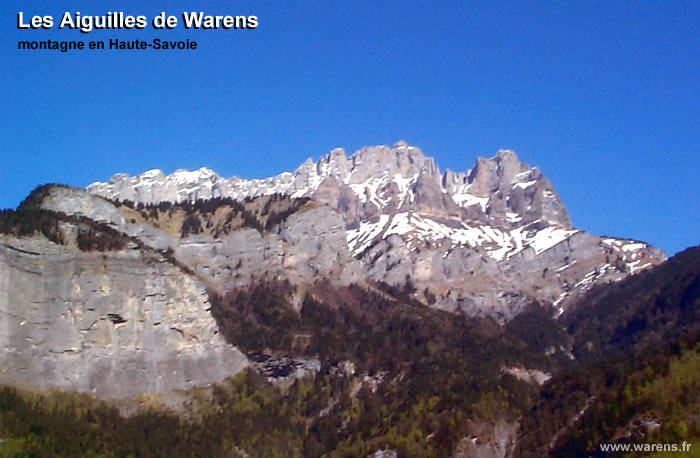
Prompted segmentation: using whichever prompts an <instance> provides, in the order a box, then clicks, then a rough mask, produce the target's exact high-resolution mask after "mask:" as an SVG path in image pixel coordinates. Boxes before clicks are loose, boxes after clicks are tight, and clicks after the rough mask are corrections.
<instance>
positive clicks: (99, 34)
mask: <svg viewBox="0 0 700 458" xmlns="http://www.w3.org/2000/svg"><path fill="white" fill-rule="evenodd" d="M192 10H194V11H199V10H201V11H204V12H205V13H208V14H231V15H239V14H247V15H256V16H258V18H259V23H260V25H259V27H258V28H257V29H255V30H248V31H241V30H218V31H212V30H199V31H194V30H190V31H188V30H186V29H185V28H184V26H183V25H182V24H181V21H180V25H179V26H178V27H177V28H176V29H175V30H171V31H154V30H153V29H152V28H151V27H150V19H151V18H152V17H153V16H155V15H156V14H158V13H160V12H161V11H165V12H166V13H168V14H172V15H176V16H179V15H180V14H181V13H182V12H183V11H192ZM19 11H22V12H24V14H25V16H33V15H42V16H44V15H51V16H54V20H55V22H56V24H54V27H53V28H52V29H51V30H17V28H16V22H17V13H18V12H19ZM65 11H70V12H76V11H80V13H82V14H84V15H87V14H89V15H104V14H106V13H107V12H110V11H123V12H124V13H125V14H132V15H135V16H136V15H145V16H147V17H148V18H149V26H148V27H147V28H146V29H144V30H140V31H139V30H130V31H113V30H96V31H93V32H91V33H89V34H82V33H80V32H79V31H77V30H58V29H57V26H58V21H59V20H60V17H61V16H62V14H63V13H64V12H65ZM0 19H1V20H2V35H1V36H2V46H1V47H0V83H1V86H2V98H1V99H0V108H1V109H2V110H1V113H2V114H1V117H2V118H1V119H0V126H1V127H0V151H1V152H0V154H1V155H2V161H1V165H0V208H2V207H15V206H16V205H17V204H18V203H19V201H20V200H21V199H22V198H23V197H25V196H26V194H27V193H28V192H29V191H30V190H31V189H32V188H33V187H35V186H36V185H37V184H40V183H44V182H60V183H66V184H70V185H73V186H85V185H87V184H89V183H91V182H93V181H97V180H100V181H103V180H107V179H108V178H109V177H110V176H111V175H112V174H114V173H116V172H126V173H129V174H132V175H133V174H137V173H140V172H143V171H145V170H147V169H151V168H160V169H162V170H164V171H165V172H172V171H174V170H175V169H178V168H188V169H193V168H198V167H201V166H207V167H210V168H212V169H214V170H216V171H217V172H218V173H219V174H221V175H223V176H227V177H228V176H232V175H238V176H243V177H247V178H254V177H265V176H269V175H273V174H277V173H280V172H282V171H285V170H292V169H294V168H296V167H297V166H298V165H299V164H300V163H301V162H302V161H303V160H304V159H306V158H307V157H310V156H311V157H313V158H314V159H317V158H318V157H319V156H320V155H322V154H325V153H326V152H328V151H329V150H331V149H332V148H334V147H338V146H340V147H344V148H345V149H346V150H347V151H348V153H351V152H353V151H355V150H356V149H357V148H359V147H361V146H363V145H372V144H392V143H394V142H395V141H396V140H399V139H405V140H406V141H408V142H409V143H411V144H414V145H417V146H420V147H421V148H422V149H423V151H424V152H425V153H426V154H428V155H431V156H434V157H435V158H436V159H437V162H438V163H439V164H440V166H441V169H442V170H444V169H445V168H450V169H453V170H466V169H468V168H470V167H471V166H472V165H473V163H474V160H475V158H476V156H489V155H491V154H493V153H494V152H495V151H496V150H498V149H499V148H511V149H514V150H515V151H516V152H517V153H518V155H519V156H520V158H521V159H522V160H525V161H527V162H528V163H530V164H531V165H537V166H539V167H540V169H541V170H542V171H543V172H544V173H545V174H546V175H547V176H548V177H549V178H550V179H551V180H552V182H553V183H554V186H555V189H556V190H557V192H558V193H559V194H560V196H561V197H562V199H563V201H564V204H565V205H566V206H567V208H568V209H569V212H570V213H571V216H572V219H573V222H574V224H575V225H576V226H577V227H579V228H581V229H584V230H588V231H590V232H593V233H595V234H607V235H614V236H622V237H631V238H636V239H640V240H644V241H648V242H650V243H652V244H654V245H656V246H659V247H660V248H662V249H664V250H665V251H667V252H668V253H669V254H673V253H675V252H676V251H678V250H681V249H683V248H685V247H687V246H690V245H696V244H698V243H700V218H699V215H700V205H699V197H698V196H699V195H700V185H699V184H698V183H700V106H699V105H700V2H697V1H695V2H682V1H658V2H654V1H638V2H624V1H615V2H605V1H598V2H591V1H575V2H534V1H530V2H481V1H479V2H477V1H465V0H462V1H444V2H428V1H420V2H419V1H401V2H399V1H381V2H378V1H365V0H354V1H345V0H344V1H330V0H328V1H320V0H299V1H283V0H281V1H259V2H253V1H244V0H241V1H235V2H234V1H221V2H206V1H196V2H195V1H190V2H180V1H165V0H163V1H160V2H159V1H153V2H143V1H139V2H135V1H134V2H120V1H111V2H107V1H84V2H76V1H63V2H57V1H43V2H41V1H34V2H27V1H21V2H20V1H14V0H10V1H8V0H5V1H3V2H2V5H1V6H0ZM153 37H159V38H162V39H169V40H175V39H178V40H179V39H186V38H189V39H190V40H196V41H197V42H198V45H199V47H198V49H197V50H196V51H178V52H162V51H160V52H159V51H152V50H151V51H139V52H136V51H121V52H120V51H88V50H85V51H72V52H71V51H69V52H68V53H65V54H63V53H60V52H57V51H18V50H17V49H16V47H17V41H18V40H46V39H58V40H83V41H88V40H109V39H110V38H121V39H125V40H135V39H142V40H143V39H146V40H149V39H151V38H153Z"/></svg>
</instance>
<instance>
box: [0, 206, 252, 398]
mask: <svg viewBox="0 0 700 458" xmlns="http://www.w3.org/2000/svg"><path fill="white" fill-rule="evenodd" d="M95 208H97V207H95ZM68 229H69V228H68ZM0 349H1V350H2V351H0V383H10V384H18V385H22V386H26V387H32V388H36V389H40V390H44V389H46V388H48V387H50V386H56V387H59V388H62V389H67V390H76V391H84V392H91V393H95V394H96V395H97V396H99V397H102V398H126V397H129V396H133V395H135V394H138V393H142V392H161V391H169V390H175V389H186V388H191V387H194V386H201V385H208V384H211V383H214V382H219V381H221V380H223V379H224V378H226V377H229V376H232V375H234V374H236V373H238V372H240V371H241V370H243V369H244V368H245V367H246V366H247V364H248V362H247V359H246V357H245V356H244V355H243V354H242V353H241V352H240V351H238V350H237V349H236V348H235V347H233V346H231V345H229V344H227V343H226V342H225V341H224V340H223V338H222V336H221V335H220V334H219V333H218V328H217V325H216V322H215V321H214V318H213V317H212V316H211V314H210V313H209V303H208V297H207V294H206V291H205V289H204V287H203V285H202V284H201V282H200V281H199V280H198V279H197V278H196V277H194V276H192V275H188V274H186V273H184V272H183V271H182V270H180V269H179V268H177V267H175V266H173V265H171V264H169V263H167V262H165V260H163V259H162V258H160V257H159V256H158V255H156V254H154V253H149V252H142V251H139V250H124V251H119V252H105V253H83V252H79V251H78V250H77V249H75V248H71V247H65V246H57V245H54V244H53V243H51V242H49V241H47V240H45V239H43V238H40V237H35V238H30V239H17V238H14V237H8V236H2V239H1V240H0Z"/></svg>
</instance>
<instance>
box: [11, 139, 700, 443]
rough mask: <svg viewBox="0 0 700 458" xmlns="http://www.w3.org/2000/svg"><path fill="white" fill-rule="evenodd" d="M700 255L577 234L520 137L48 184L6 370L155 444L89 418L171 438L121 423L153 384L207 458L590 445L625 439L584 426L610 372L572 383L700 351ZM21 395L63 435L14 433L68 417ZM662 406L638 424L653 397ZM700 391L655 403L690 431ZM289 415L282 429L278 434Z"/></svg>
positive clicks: (31, 206)
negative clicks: (461, 146) (524, 154)
mask: <svg viewBox="0 0 700 458" xmlns="http://www.w3.org/2000/svg"><path fill="white" fill-rule="evenodd" d="M695 253H696V252H695V251H693V252H688V253H685V254H682V255H679V256H678V257H675V258H672V259H671V260H669V261H667V260H666V255H665V254H664V253H663V252H662V251H661V250H659V249H657V248H655V247H652V246H650V245H648V244H646V243H644V242H640V241H635V240H629V239H622V238H613V237H604V236H603V237H601V236H596V235H593V234H590V233H587V232H585V231H582V230H579V229H576V228H575V227H573V225H572V224H571V220H570V217H569V215H568V213H567V211H566V209H565V207H564V205H563V203H562V202H561V200H560V199H559V197H558V196H557V194H556V192H555V191H554V188H553V186H552V183H551V182H550V181H549V180H548V179H547V178H546V177H545V176H544V175H543V174H542V173H541V172H540V171H539V169H537V168H536V167H530V166H529V165H528V164H526V163H524V162H521V161H520V160H519V159H518V158H517V156H516V154H515V153H514V152H513V151H510V150H500V151H498V152H497V153H496V154H495V155H494V156H493V157H491V158H477V159H476V162H475V164H474V166H473V167H472V168H471V169H469V170H466V171H465V172H452V171H449V170H447V171H445V172H444V173H442V172H440V169H439V167H438V166H437V164H436V163H435V161H434V160H433V159H432V158H430V157H427V156H425V155H424V154H423V153H422V151H421V150H420V149H419V148H417V147H414V146H409V145H407V144H406V143H404V142H398V143H396V144H394V145H393V146H373V147H366V148H362V149H360V150H359V151H357V152H355V153H354V154H352V155H350V156H347V155H346V154H345V152H344V151H343V150H342V149H335V150H333V151H331V152H330V153H328V154H327V155H325V156H323V157H321V158H320V159H319V160H318V161H316V162H314V161H313V160H311V159H309V160H307V161H305V162H304V163H303V164H302V165H301V166H299V168H297V169H296V170H295V171H293V172H285V173H282V174H280V175H277V176H274V177H270V178H266V179H252V180H247V179H243V178H238V177H232V178H222V177H220V176H219V175H217V174H216V173H215V172H213V171H212V170H209V169H205V168H202V169H199V170H196V171H186V170H177V171H175V172H174V173H172V174H170V175H166V174H164V173H163V172H161V171H159V170H150V171H147V172H144V173H142V174H140V175H136V176H133V177H130V176H128V175H126V174H117V175H114V176H113V177H112V178H111V179H110V180H109V181H107V182H95V183H93V184H91V185H90V186H88V187H87V189H76V188H72V187H68V186H63V185H55V184H48V185H43V186H39V187H38V188H37V189H35V190H34V191H33V192H32V193H31V194H30V195H29V196H28V197H27V198H26V199H25V201H23V202H22V203H21V204H20V206H19V207H18V208H17V209H16V210H4V211H2V212H0V347H1V348H2V349H3V352H2V353H0V383H2V384H5V385H11V386H14V387H20V388H21V389H35V390H40V391H42V392H46V390H48V389H49V388H51V387H58V388H59V389H61V390H65V391H66V392H80V393H88V394H90V395H91V396H95V397H96V398H97V399H99V400H101V401H100V402H108V403H116V404H110V405H116V406H118V409H119V412H122V414H119V413H116V414H115V413H113V412H112V411H109V412H107V411H99V412H102V413H101V414H97V413H94V414H93V417H91V418H93V420H91V421H93V423H94V422H96V423H98V424H110V425H115V424H119V425H122V423H123V422H126V423H123V428H125V429H124V431H127V430H128V431H130V432H129V434H128V435H127V436H129V435H131V436H132V437H133V438H134V439H133V440H132V439H128V440H125V439H122V440H121V442H114V441H113V439H114V437H117V436H116V435H115V436H114V437H112V438H109V437H107V436H104V435H102V434H101V433H96V432H95V431H94V428H92V427H90V426H89V425H88V426H85V428H87V429H85V430H84V431H83V432H82V433H80V434H86V435H91V436H90V437H94V439H91V440H94V441H95V442H94V443H95V444H101V445H99V446H100V447H102V446H109V447H115V449H117V448H119V447H122V446H123V447H126V448H123V449H119V450H121V452H119V453H126V454H129V453H132V454H133V453H137V454H138V453H139V452H135V451H134V450H137V448H136V449H133V448H129V447H132V446H133V447H138V446H139V445H137V444H140V443H141V441H146V442H148V441H151V442H152V441H160V440H161V439H160V438H158V439H154V438H153V437H151V438H148V437H147V436H142V435H141V434H142V432H141V430H142V429H143V428H141V427H135V426H134V424H132V423H131V421H132V420H129V419H126V420H124V419H120V418H122V417H123V412H124V409H126V410H127V411H129V410H135V411H137V412H142V411H143V402H144V400H143V399H144V398H143V396H145V395H147V396H149V398H148V399H149V401H148V402H149V405H150V404H152V403H155V404H157V405H161V406H163V405H165V406H167V408H168V409H171V410H172V411H174V412H176V418H177V419H172V418H170V417H167V419H166V417H163V416H162V415H161V414H157V415H156V416H148V415H146V414H144V415H146V416H139V417H137V420H134V421H135V422H136V423H135V424H138V422H145V423H144V424H148V425H151V426H148V427H147V428H146V429H147V430H148V431H155V430H157V428H158V426H157V425H159V424H162V422H164V421H168V422H174V423H172V425H173V426H172V430H173V431H177V434H176V436H177V437H178V439H176V440H174V441H172V443H171V444H169V445H165V444H166V443H168V440H167V439H165V438H163V445H162V447H164V448H163V450H166V449H167V447H168V446H171V445H172V446H174V444H177V447H176V448H175V450H179V451H180V453H181V454H183V455H187V456H190V455H192V454H198V453H204V452H205V451H206V453H208V454H213V455H218V454H221V453H224V452H223V451H225V454H232V456H245V453H253V454H254V455H269V454H274V453H283V452H282V451H286V453H288V454H291V455H296V456H322V455H328V454H330V455H334V454H337V455H339V456H348V455H351V456H368V455H373V456H396V453H398V454H399V455H401V456H446V455H452V456H541V455H546V454H548V453H555V454H556V453H559V452H557V450H559V451H562V453H564V452H563V451H566V450H568V451H569V452H570V451H571V450H578V449H580V448H581V447H583V448H586V447H588V446H587V445H586V446H585V447H584V446H582V445H581V444H580V441H581V440H583V439H582V438H585V437H588V438H589V439H590V438H591V437H594V436H595V437H597V439H598V440H603V439H605V438H606V437H607V438H615V440H617V439H619V438H618V437H617V436H616V434H618V433H619V431H612V432H611V431H610V430H609V428H608V429H607V430H606V431H607V432H606V434H607V436H596V434H598V432H599V431H601V430H603V429H605V428H603V427H601V428H598V429H595V428H594V429H591V430H586V431H583V432H581V431H579V430H575V429H572V428H571V427H569V426H566V425H568V424H571V425H574V424H576V421H578V420H577V419H579V418H581V417H582V415H583V414H584V413H585V410H586V409H588V407H587V406H593V407H592V408H593V409H598V410H600V409H605V408H606V407H605V405H600V403H599V402H598V401H596V399H598V398H601V397H602V396H603V394H602V393H603V391H602V388H601V385H600V383H599V381H598V380H599V379H595V381H594V382H590V384H589V385H585V386H584V385H581V384H580V383H579V384H573V385H572V380H576V381H578V380H580V379H581V378H582V377H585V374H586V370H588V369H587V368H589V369H590V370H591V371H592V372H591V373H593V374H598V375H596V377H604V374H605V371H607V370H613V369H610V368H611V367H612V368H614V370H615V371H617V373H621V374H636V375H635V377H637V378H636V379H635V380H637V381H639V380H641V379H640V378H639V377H641V376H639V375H638V374H639V373H641V371H642V370H643V368H641V369H640V367H637V366H634V367H628V366H627V365H625V364H626V363H620V362H618V360H617V359H614V358H619V355H620V354H622V353H624V352H627V353H628V354H629V355H632V356H633V358H632V359H631V361H647V360H648V358H647V359H644V357H642V356H640V355H643V354H644V352H645V351H648V350H649V349H650V348H653V352H661V353H660V354H661V355H664V356H661V357H660V358H661V360H659V359H658V358H657V359H656V360H653V361H652V362H650V363H648V364H651V365H652V366H653V367H659V364H663V363H660V362H659V361H667V359H663V358H671V357H672V358H676V357H677V358H681V357H683V358H692V355H693V354H694V353H693V350H692V347H690V348H691V350H688V351H687V352H685V351H686V350H683V349H687V348H689V347H688V344H684V345H685V346H683V347H682V349H681V350H678V351H676V350H674V351H672V352H671V353H670V354H671V356H668V355H669V353H668V351H667V350H665V349H664V348H665V347H662V346H661V345H664V344H667V343H668V342H674V341H675V340H677V339H685V340H684V342H686V341H688V339H689V337H688V336H689V335H690V334H692V333H693V332H697V326H696V324H695V323H697V306H698V302H697V295H698V291H700V290H698V288H697V278H698V277H697V276H698V272H697V263H696V262H694V259H697V257H695ZM689 333H690V334H689ZM690 340H691V341H692V338H691V339H690ZM679 348H680V347H679ZM674 352H675V353H674ZM684 352H685V353H684ZM654 354H656V353H654ZM684 355H685V356H684ZM689 355H690V356H689ZM683 361H685V360H683ZM645 364H646V363H645ZM684 364H686V363H684ZM686 366H688V367H690V366H692V364H690V363H687V364H686ZM686 366H683V367H684V368H685V367H686ZM683 370H686V369H683ZM601 374H603V375H601ZM645 374H647V375H646V376H645V377H647V378H646V379H644V380H646V382H645V383H647V382H648V383H652V382H654V383H660V382H659V381H658V380H656V379H652V378H649V372H648V371H647V372H645ZM256 377H257V378H256ZM683 380H685V379H683ZM577 383H578V382H577ZM610 383H613V384H614V383H617V382H610ZM640 383H641V382H640ZM664 383H666V382H664ZM683 383H685V382H683ZM683 383H681V384H680V385H679V386H681V385H682V386H683V387H684V388H683V390H688V389H692V388H688V387H687V386H686V385H683ZM270 384H272V386H274V387H276V388H270ZM691 385H692V383H691ZM582 386H584V388H582ZM611 386H612V385H611ZM614 386H615V387H617V388H616V389H618V388H619V389H622V388H620V387H618V385H614ZM679 389H680V388H679ZM202 390H203V391H202ZM640 390H641V388H640ZM202 393H208V394H206V395H204V394H202ZM542 393H545V394H546V393H549V394H546V396H545V395H544V394H542ZM26 396H30V395H25V398H26ZM31 396H34V395H31ZM31 396H30V397H31ZM57 396H59V398H60V399H64V398H62V397H61V396H64V395H63V394H61V395H57ZM0 399H3V400H5V401H4V402H6V403H7V405H9V406H14V407H13V408H15V409H18V410H15V411H12V412H14V413H11V414H10V416H9V417H7V416H3V415H5V414H3V410H2V407H1V406H0V434H6V435H7V434H9V433H8V432H7V431H10V430H11V431H14V432H12V434H11V436H12V437H32V438H34V439H32V440H35V439H36V438H37V437H39V438H41V437H44V439H45V440H50V441H54V442H51V443H50V446H51V447H58V445H56V444H57V443H56V442H55V441H56V440H59V439H56V437H58V436H56V434H54V433H52V434H53V435H52V434H49V435H48V436H42V435H41V434H39V435H37V434H36V433H35V432H32V431H34V430H31V431H30V430H26V431H25V430H24V429H21V428H20V429H12V428H17V427H18V426H17V425H19V424H23V423H21V422H20V423H13V422H14V420H12V419H14V418H18V417H17V415H19V413H18V412H20V411H21V412H24V410H28V411H32V412H35V413H34V414H32V415H34V416H35V417H37V416H38V417H41V418H44V417H47V415H46V414H45V413H42V412H43V411H42V410H41V408H42V407H41V405H40V404H37V405H38V407H37V405H34V404H31V403H30V404H27V405H25V404H23V402H24V401H21V400H18V399H19V398H16V397H15V394H13V392H10V391H1V390H0ZM68 399H73V398H68ZM80 399H82V398H80ZM135 399H137V400H139V401H137V403H138V404H139V405H140V407H136V408H135V407H133V403H134V402H135V401H134V400H135ZM640 399H641V398H640ZM644 399H646V398H644ZM644 399H641V400H639V402H642V401H644ZM674 399H676V398H674ZM554 400H556V402H555V401H554ZM633 401H634V402H637V398H636V397H634V396H631V397H628V398H626V402H627V403H628V404H629V405H630V406H631V405H633V404H634V402H633ZM52 402H53V401H52ZM56 402H58V401H56ZM61 402H63V401H61ZM66 402H68V401H66ZM73 402H77V404H72V403H73ZM93 402H94V401H83V400H79V401H73V400H71V401H69V404H68V405H69V407H68V408H67V409H68V410H65V411H64V412H65V415H67V416H68V417H69V420H66V421H65V422H63V423H61V422H58V423H57V424H54V423H51V424H50V425H47V424H43V426H41V428H40V430H42V431H43V430H50V431H54V429H53V428H60V427H63V426H60V425H63V424H64V423H65V424H67V425H76V426H75V427H76V428H77V427H80V428H83V426H79V425H82V424H83V423H82V422H84V421H86V420H85V418H84V416H80V415H82V414H78V413H74V411H73V410H71V409H77V410H75V412H82V411H83V410H80V409H88V410H90V409H92V408H91V407H85V406H86V405H92V404H91V403H93ZM557 402H561V404H557ZM645 402H646V401H645ZM85 403H87V404H85ZM634 405H636V404H634ZM692 405H695V404H692ZM73 406H77V407H73ZM128 406H130V407H128ZM563 406H564V407H563ZM566 406H568V407H566ZM572 406H576V409H578V410H575V411H574V410H572V409H573V407H572ZM630 408H631V407H630ZM636 408H637V407H635V409H636ZM32 409H40V410H38V411H37V410H32ZM251 409H252V410H251ZM639 409H640V410H638V411H637V410H634V412H636V413H632V414H630V413H629V412H631V411H625V412H626V413H625V414H624V415H627V416H624V415H623V416H619V415H618V416H619V418H620V425H619V428H623V429H624V428H627V429H626V430H629V431H632V430H633V429H634V428H633V427H632V426H629V425H626V424H623V423H624V422H623V421H622V418H623V417H624V418H625V419H626V420H625V421H630V422H634V421H637V420H638V418H637V417H635V415H637V414H639V415H641V413H644V412H646V413H645V415H650V413H649V410H648V409H647V410H644V408H642V407H640V408H639ZM693 409H694V407H693V408H692V409H690V410H688V409H685V410H684V409H680V408H674V410H673V412H674V413H673V415H672V416H669V417H668V418H666V419H664V418H665V417H664V414H663V411H662V410H659V409H656V410H654V411H653V415H654V416H655V417H654V418H655V420H654V421H657V420H658V421H659V422H662V420H663V421H668V422H669V425H671V424H672V425H673V427H671V426H669V427H668V428H667V429H663V428H662V430H663V431H664V434H668V437H669V438H674V439H675V438H679V437H681V436H679V435H677V434H676V429H677V428H681V429H682V427H681V426H677V425H679V424H681V423H683V424H684V425H685V424H686V423H687V422H688V421H691V422H692V418H694V417H693V416H692V415H694V413H693V412H694V410H693ZM598 410H595V411H598ZM90 411H91V412H92V411H93V410H90ZM37 412H38V413H37ZM95 412H97V411H95ZM110 412H111V413H110ZM640 412H641V413H640ZM75 415H77V416H75ZM100 415H102V416H100ZM115 415H116V416H115ZM139 415H140V414H139ZM183 415H184V416H185V417H186V418H189V420H187V421H185V422H184V423H182V421H183V420H182V419H181V417H182V416H183ZM35 417H32V418H35ZM662 417H663V418H662ZM47 418H49V419H51V418H54V417H53V416H51V415H48V417H47ZM55 418H58V417H55ZM191 419H198V420H197V421H195V422H194V423H193V422H191V421H190V420H191ZM689 419H690V420H689ZM47 421H52V420H47ZM586 421H587V422H588V423H587V424H592V423H591V422H593V423H595V421H596V420H595V418H594V419H592V420H591V419H588V420H586ZM149 422H154V423H152V424H151V423H149ZM630 424H631V423H630ZM3 425H4V426H3ZM8 425H9V426H8ZM542 425H545V426H542ZM71 427H73V426H71ZM120 427H121V426H120ZM686 427H687V425H686ZM42 428H43V429H42ZM91 428H92V429H91ZM153 428H155V429H153ZM266 428H272V429H273V430H274V431H276V432H275V433H274V434H273V433H270V436H269V437H274V438H275V439H274V440H272V441H269V442H266V441H260V440H258V439H257V437H258V435H259V434H261V433H262V431H266ZM606 428H607V426H606ZM691 429H692V427H691ZM27 431H28V432H27ZM88 431H91V432H88ZM214 431H215V432H216V434H215V435H214V436H215V437H214V436H212V434H214V433H213V432H214ZM635 431H637V430H636V429H635ZM71 434H73V433H71ZM115 434H116V433H115ZM120 434H121V433H120ZM179 434H182V437H181V436H180V435H179ZM231 434H233V436H231ZM266 434H267V433H266ZM630 434H632V433H630ZM634 434H636V436H635V437H637V438H639V435H638V432H635V433H634ZM199 435H202V436H201V437H200V436H199ZM285 435H286V436H285ZM59 436H60V434H59ZM119 437H122V436H119ZM193 437H199V439H197V440H196V441H195V442H196V444H198V445H197V446H196V447H194V448H193V449H192V451H191V452H189V451H187V452H186V451H185V450H190V448H189V447H190V446H193V444H194V443H193V442H190V439H191V438H193ZM282 437H287V439H284V440H283V439H282ZM643 437H647V436H643ZM184 438H189V439H184ZM23 440H24V439H23ZM27 440H29V439H27ZM36 440H39V439H36ZM42 440H43V439H42ZM611 440H612V439H611ZM577 441H579V442H577ZM27 444H28V443H27ZM27 444H25V445H27ZM61 444H62V445H61V447H67V448H66V450H69V449H70V447H71V446H72V444H70V443H65V444H63V442H61ZM105 444H107V445H105ZM129 444H134V445H129ZM231 444H235V447H232V446H231ZM45 445H46V444H45ZM27 446H28V445H27ZM95 446H96V447H97V445H95ZM37 447H39V448H36V449H33V448H31V447H30V448H26V447H25V448H20V449H21V450H24V452H26V451H27V450H40V449H41V447H40V446H39V445H37ZM587 449H588V450H589V451H590V447H588V448H587ZM95 450H102V449H100V448H96V449H95ZM82 452H84V450H82V451H81V452H80V453H82ZM392 454H393V455H392Z"/></svg>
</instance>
